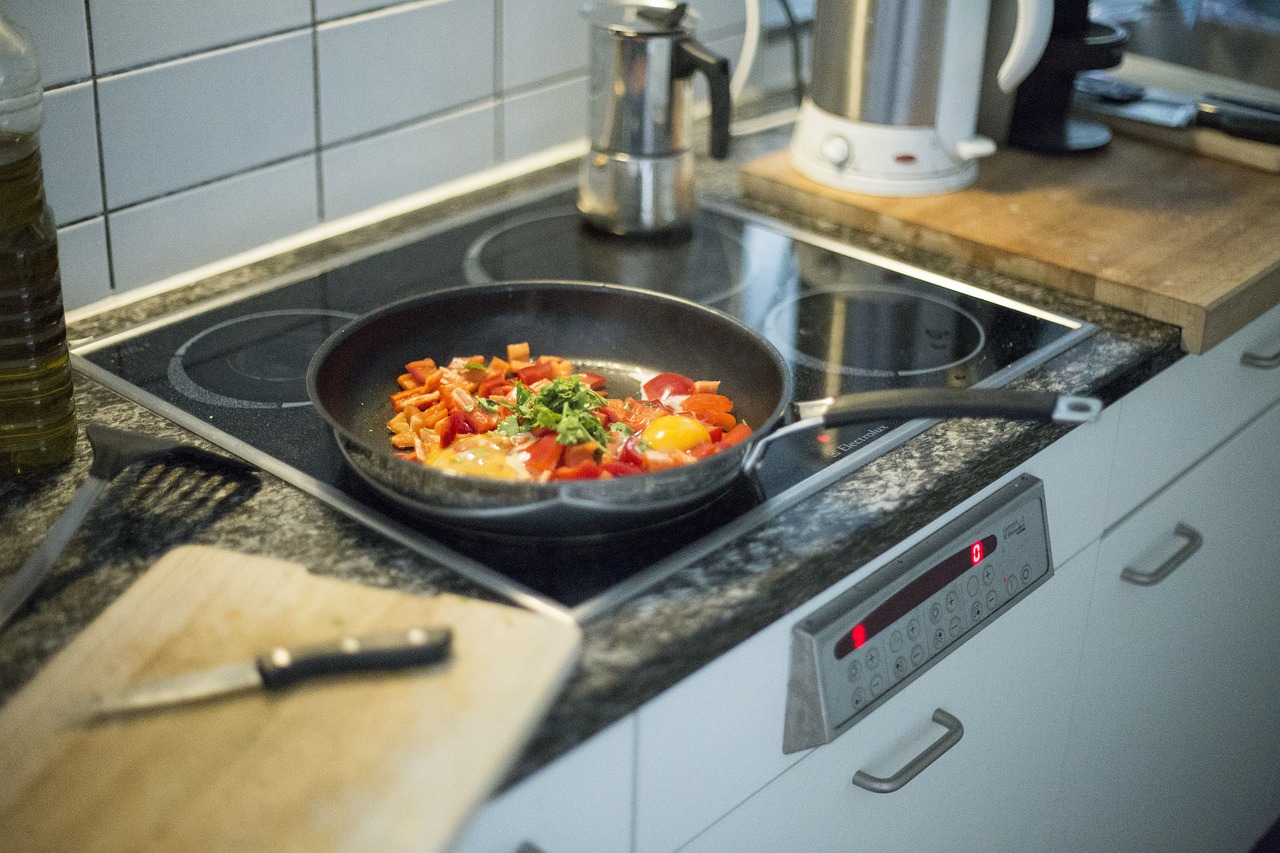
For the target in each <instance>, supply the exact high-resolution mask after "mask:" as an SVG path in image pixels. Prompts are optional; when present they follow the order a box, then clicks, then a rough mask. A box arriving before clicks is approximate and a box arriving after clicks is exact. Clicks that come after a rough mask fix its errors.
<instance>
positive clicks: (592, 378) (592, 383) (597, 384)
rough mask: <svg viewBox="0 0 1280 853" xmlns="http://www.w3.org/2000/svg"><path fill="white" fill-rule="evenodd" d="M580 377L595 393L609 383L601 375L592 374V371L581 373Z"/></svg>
mask: <svg viewBox="0 0 1280 853" xmlns="http://www.w3.org/2000/svg"><path fill="white" fill-rule="evenodd" d="M578 375H579V376H581V377H582V382H583V384H585V385H586V386H587V387H588V388H590V389H591V390H592V391H595V390H596V389H598V388H603V387H604V384H605V382H606V381H607V380H606V379H605V378H604V377H603V376H601V375H600V374H599V373H592V372H591V371H590V370H588V371H585V372H583V373H580V374H578Z"/></svg>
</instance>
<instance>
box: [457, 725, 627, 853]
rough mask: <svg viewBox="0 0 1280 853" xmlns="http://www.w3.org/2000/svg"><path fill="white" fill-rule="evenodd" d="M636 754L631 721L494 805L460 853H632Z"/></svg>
mask: <svg viewBox="0 0 1280 853" xmlns="http://www.w3.org/2000/svg"><path fill="white" fill-rule="evenodd" d="M634 752H635V717H634V716H631V717H624V718H623V719H621V720H619V721H618V722H616V723H614V724H613V725H611V726H610V727H609V728H607V729H605V730H604V731H602V732H600V733H599V734H597V735H595V736H594V737H592V738H591V739H590V740H588V741H586V742H585V743H583V744H580V745H579V746H577V747H576V748H575V749H573V750H572V751H571V752H568V753H566V754H565V755H563V756H561V757H560V758H557V759H556V760H555V761H553V762H552V763H550V764H548V765H547V766H546V767H544V768H542V769H541V770H539V771H538V772H537V773H535V774H534V775H532V776H530V777H529V778H527V779H524V780H523V781H521V782H520V783H519V784H517V785H515V786H514V787H512V788H511V789H509V790H507V791H505V792H504V793H503V794H502V795H501V796H499V797H497V798H496V799H494V800H493V801H492V802H490V803H489V804H488V805H486V806H485V807H484V809H483V810H482V811H481V812H480V814H479V815H478V816H477V818H476V819H475V821H474V822H473V823H472V824H471V825H470V826H469V827H467V829H466V830H465V831H464V832H463V833H462V837H461V838H460V839H459V841H458V843H457V844H455V845H454V847H453V848H452V850H453V853H517V851H519V852H520V853H525V851H531V850H537V851H543V852H544V853H604V851H609V853H615V851H616V853H626V851H628V850H630V849H631V799H632V789H633V776H634V772H633V767H634V763H633V760H632V756H633V755H634Z"/></svg>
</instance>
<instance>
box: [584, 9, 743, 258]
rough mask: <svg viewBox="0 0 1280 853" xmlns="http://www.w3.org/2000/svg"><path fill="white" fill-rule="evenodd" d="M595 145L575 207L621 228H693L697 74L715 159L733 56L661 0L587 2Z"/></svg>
mask: <svg viewBox="0 0 1280 853" xmlns="http://www.w3.org/2000/svg"><path fill="white" fill-rule="evenodd" d="M582 11H583V14H584V15H586V17H587V18H588V20H589V21H590V23H591V43H590V59H589V66H588V67H589V71H588V91H589V98H590V101H589V105H588V123H589V136H590V144H591V147H590V150H589V151H588V152H587V155H586V156H585V157H584V158H583V161H582V165H581V168H580V170H579V179H578V210H579V211H580V212H581V214H582V216H583V218H584V219H585V220H586V221H587V222H588V223H590V224H591V225H594V226H596V227H597V228H601V229H603V230H605V231H609V232H612V233H614V234H646V233H654V232H662V231H673V230H678V229H684V228H688V227H689V225H690V223H691V222H692V221H693V215H694V212H695V211H696V208H697V199H696V198H695V195H694V186H693V183H694V154H693V147H692V141H691V137H692V124H693V115H692V104H693V79H692V78H693V75H694V73H702V74H703V75H705V76H706V79H707V84H708V89H709V93H710V100H711V119H710V121H711V143H710V153H711V156H712V157H715V158H717V159H723V158H724V157H726V156H728V153H729V107H730V104H729V61H728V60H727V59H724V58H723V57H720V56H717V55H715V54H713V53H711V51H709V50H707V49H706V48H705V47H704V46H703V45H702V44H700V43H699V42H698V41H697V40H696V39H695V38H694V37H693V20H694V17H695V16H694V13H693V12H690V11H689V10H688V8H687V4H685V3H667V2H662V0H642V2H609V3H587V4H584V6H583V9H582Z"/></svg>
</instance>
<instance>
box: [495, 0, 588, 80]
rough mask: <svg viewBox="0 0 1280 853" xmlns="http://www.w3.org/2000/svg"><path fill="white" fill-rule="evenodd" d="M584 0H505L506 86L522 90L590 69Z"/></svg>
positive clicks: (503, 15) (504, 78)
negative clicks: (582, 8) (525, 87)
mask: <svg viewBox="0 0 1280 853" xmlns="http://www.w3.org/2000/svg"><path fill="white" fill-rule="evenodd" d="M581 7H582V0H502V85H503V88H504V89H518V88H520V87H522V86H528V85H531V84H533V83H537V82H539V81H543V80H547V79H549V78H553V77H557V76H560V75H564V74H571V73H585V72H586V70H587V51H588V44H589V41H588V35H587V33H588V30H589V29H590V27H589V25H588V24H587V19H586V18H585V17H583V15H582V11H581Z"/></svg>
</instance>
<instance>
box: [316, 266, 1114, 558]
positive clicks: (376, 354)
mask: <svg viewBox="0 0 1280 853" xmlns="http://www.w3.org/2000/svg"><path fill="white" fill-rule="evenodd" d="M522 341H528V342H529V344H530V347H531V349H532V351H533V353H534V354H535V355H541V354H549V355H557V356H561V357H564V358H568V359H570V360H571V361H572V362H573V364H574V365H575V367H576V368H578V369H579V370H590V371H594V372H596V373H600V374H603V375H604V376H605V377H606V378H607V380H608V384H607V386H606V388H607V390H608V393H609V396H611V397H626V396H628V395H632V396H636V397H638V396H639V392H640V386H641V384H642V383H643V382H644V381H645V380H646V379H648V378H649V377H651V376H653V375H655V374H657V373H661V372H664V371H672V372H675V373H682V374H684V375H685V376H689V377H691V378H693V379H719V380H720V382H721V384H720V391H721V393H723V394H725V395H726V396H728V397H729V398H730V399H732V400H733V401H734V414H735V415H736V416H737V417H738V419H739V420H742V421H745V422H746V423H747V424H749V425H750V426H751V427H752V429H753V433H752V435H751V437H750V438H748V439H747V440H746V441H744V442H742V443H741V444H739V445H737V446H735V447H733V448H731V449H729V450H726V451H723V452H721V453H717V454H714V455H712V456H709V457H707V458H706V459H703V460H700V461H699V462H696V463H694V464H691V465H686V466H683V467H679V468H673V469H670V470H666V471H658V472H654V473H651V474H643V475H638V476H634V477H618V478H614V479H610V480H579V481H556V482H545V483H543V482H528V481H515V480H491V479H486V478H482V477H468V476H459V475H456V474H447V473H444V472H441V471H438V470H435V469H432V468H428V467H426V466H424V465H421V464H419V463H417V462H414V461H406V460H403V459H399V458H397V457H396V456H395V455H394V453H393V451H392V448H391V444H390V440H389V437H390V434H389V432H388V430H387V428H386V423H387V421H388V420H390V418H391V417H392V415H393V414H394V413H393V411H392V409H391V403H390V395H391V394H392V393H393V392H394V391H397V390H399V388H398V386H397V385H396V383H395V378H396V377H397V376H398V375H400V374H401V373H403V372H404V365H405V364H406V363H408V362H410V361H414V360H417V359H420V358H423V357H431V358H434V359H435V360H436V361H437V362H441V363H447V361H448V360H449V359H450V358H452V357H454V356H470V355H482V356H485V357H486V358H487V357H489V356H491V355H494V354H503V353H505V352H506V345H507V344H509V343H518V342H522ZM307 386H308V391H309V393H310V395H311V400H312V402H313V403H314V404H315V407H316V409H317V411H319V412H320V414H321V415H322V416H323V417H324V418H325V419H326V420H327V421H328V422H329V424H330V425H331V426H332V428H333V431H334V435H335V437H336V439H337V441H338V444H339V447H340V449H341V451H342V453H343V455H344V456H345V458H346V459H347V461H348V462H349V464H350V465H351V466H352V468H353V469H354V471H355V472H356V473H357V474H358V475H359V476H360V477H361V479H363V480H364V481H365V482H366V483H367V484H369V485H370V486H371V487H372V488H373V489H375V490H376V491H377V492H378V493H379V494H380V495H381V496H382V497H383V498H385V499H386V500H388V501H389V502H391V503H392V504H394V505H396V506H398V507H400V508H401V509H403V510H406V511H407V512H409V513H410V514H412V515H414V516H417V517H420V518H423V519H426V520H429V521H432V522H437V523H443V524H446V525H449V526H453V527H457V528H464V529H469V530H476V531H487V532H491V533H501V534H504V535H517V536H547V537H554V536H581V535H587V534H598V533H611V532H618V531H623V530H634V529H638V528H640V527H644V526H647V525H649V524H655V523H658V522H661V521H664V520H667V519H669V518H671V517H673V516H675V515H678V514H681V513H684V512H687V511H689V510H691V509H692V508H695V507H697V506H698V505H699V504H700V503H703V502H706V501H707V500H709V499H711V498H712V497H714V496H715V495H717V494H719V493H720V492H722V491H723V490H725V489H727V488H728V487H729V485H730V484H731V483H733V481H734V480H735V479H736V478H737V477H739V476H740V475H741V474H742V473H743V472H746V473H747V474H748V475H749V474H750V472H751V471H752V470H753V469H754V468H755V466H756V465H757V464H758V462H759V460H760V459H761V457H762V456H763V454H764V452H765V449H766V447H767V446H768V444H769V442H771V441H772V440H774V439H775V438H777V437H778V436H781V435H784V434H787V433H789V432H793V431H797V430H802V429H817V428H822V427H836V426H843V425H847V424H853V423H862V422H868V421H875V420H878V419H894V420H911V419H914V418H922V417H999V418H1016V419H1021V420H1039V421H1049V420H1063V421H1073V422H1079V421H1084V420H1090V419H1092V418H1093V417H1096V415H1097V413H1098V412H1099V411H1100V410H1101V403H1099V402H1098V401H1097V400H1094V399H1091V398H1081V397H1067V396H1062V395H1057V394H1052V393H1041V392H1018V391H1006V390H999V389H963V390H957V389H904V390H898V391H875V392H869V393H861V394H851V395H848V396H845V397H840V398H838V399H836V400H835V401H833V402H832V401H814V402H811V403H802V404H796V406H797V408H798V409H799V411H800V412H801V416H802V419H801V420H799V421H796V422H793V423H785V422H786V421H787V420H788V418H787V415H788V414H789V411H790V409H791V406H792V402H791V378H790V372H789V371H788V369H787V365H786V363H785V362H784V361H783V359H782V356H781V355H780V354H779V353H778V351H777V350H776V349H775V348H774V347H773V346H772V345H771V344H770V343H769V342H768V341H767V340H765V339H764V338H763V337H761V336H760V335H759V334H757V333H756V332H754V331H752V330H751V329H749V328H748V327H747V326H745V325H743V324H742V323H740V322H738V321H737V320H735V319H733V318H731V317H729V316H727V315H725V314H723V313H721V312H719V311H715V310H713V309H710V308H706V307H703V306H701V305H698V304H696V303H693V302H689V301H687V300H684V299H680V298H678V297H674V296H668V295H665V294H659V293H654V292H652V291H647V290H640V289H636V288H631V287H623V286H620V285H613V284H594V283H587V282H565V281H513V282H502V283H496V284H485V285H477V286H468V287H459V288H454V289H450V290H444V291H438V292H435V293H430V294H426V295H423V296H415V297H410V298H408V299H404V300H401V301H398V302H395V303H392V304H390V305H387V306H385V307H383V308H380V309H378V310H375V311H373V312H371V313H369V314H366V315H365V316H363V317H360V318H358V319H356V320H353V321H351V322H350V323H348V324H347V325H346V326H344V327H343V328H341V329H339V330H338V331H337V332H335V333H334V334H333V335H332V336H331V337H330V338H329V339H328V340H327V341H326V342H325V343H324V344H323V345H322V346H321V348H320V350H319V351H318V352H317V353H316V355H315V357H314V359H313V360H312V363H311V367H310V370H309V372H308V376H307ZM784 424H785V425H784Z"/></svg>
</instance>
